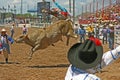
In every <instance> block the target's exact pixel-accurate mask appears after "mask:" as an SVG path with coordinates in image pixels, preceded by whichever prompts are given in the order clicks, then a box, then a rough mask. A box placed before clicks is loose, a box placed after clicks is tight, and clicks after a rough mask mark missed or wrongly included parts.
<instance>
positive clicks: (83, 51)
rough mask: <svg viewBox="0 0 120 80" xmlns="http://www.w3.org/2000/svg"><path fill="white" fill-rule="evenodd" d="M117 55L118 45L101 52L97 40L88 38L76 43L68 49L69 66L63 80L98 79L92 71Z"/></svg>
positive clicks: (98, 68) (119, 54)
mask: <svg viewBox="0 0 120 80" xmlns="http://www.w3.org/2000/svg"><path fill="white" fill-rule="evenodd" d="M119 57H120V46H118V47H116V48H115V49H114V50H112V51H108V52H106V53H104V54H103V47H102V45H101V43H100V42H99V41H96V40H89V39H88V40H86V41H85V42H84V43H76V44H74V45H73V46H72V47H71V48H70V49H69V51H68V61H69V62H70V66H69V68H68V70H67V73H66V76H65V80H100V78H99V77H97V76H96V75H94V73H96V72H97V71H100V70H101V69H102V68H104V67H105V66H107V65H109V64H110V63H111V62H113V61H114V60H116V59H118V58H119Z"/></svg>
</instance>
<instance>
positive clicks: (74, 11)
mask: <svg viewBox="0 0 120 80" xmlns="http://www.w3.org/2000/svg"><path fill="white" fill-rule="evenodd" d="M73 24H75V0H73Z"/></svg>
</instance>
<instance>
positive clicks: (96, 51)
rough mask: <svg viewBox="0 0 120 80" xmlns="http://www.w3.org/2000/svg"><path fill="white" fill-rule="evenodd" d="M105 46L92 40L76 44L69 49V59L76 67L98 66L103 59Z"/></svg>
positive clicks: (83, 68) (84, 68) (88, 67)
mask: <svg viewBox="0 0 120 80" xmlns="http://www.w3.org/2000/svg"><path fill="white" fill-rule="evenodd" d="M102 55H103V47H102V46H96V45H95V43H94V42H93V41H92V40H86V41H85V42H84V43H76V44H74V45H73V46H72V47H71V48H70V49H69V51H68V56H67V57H68V61H69V62H70V63H71V64H72V65H73V66H75V67H76V68H79V69H82V70H86V69H90V68H93V67H95V66H97V65H98V64H99V63H100V62H101V59H102Z"/></svg>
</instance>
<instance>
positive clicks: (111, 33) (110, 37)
mask: <svg viewBox="0 0 120 80" xmlns="http://www.w3.org/2000/svg"><path fill="white" fill-rule="evenodd" d="M108 34H109V35H108V42H109V49H111V50H112V49H114V25H113V24H109V29H108Z"/></svg>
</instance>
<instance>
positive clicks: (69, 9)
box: [69, 0, 71, 13]
mask: <svg viewBox="0 0 120 80" xmlns="http://www.w3.org/2000/svg"><path fill="white" fill-rule="evenodd" d="M69 12H70V13H71V0H69Z"/></svg>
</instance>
